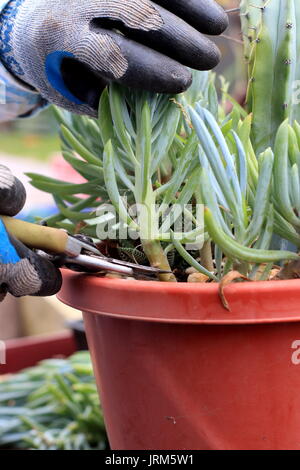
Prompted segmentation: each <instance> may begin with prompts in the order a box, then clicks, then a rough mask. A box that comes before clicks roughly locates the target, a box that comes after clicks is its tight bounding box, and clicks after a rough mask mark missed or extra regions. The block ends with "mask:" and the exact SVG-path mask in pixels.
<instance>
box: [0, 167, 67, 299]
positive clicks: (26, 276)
mask: <svg viewBox="0 0 300 470" xmlns="http://www.w3.org/2000/svg"><path fill="white" fill-rule="evenodd" d="M25 199H26V193H25V189H24V187H23V185H22V184H21V183H20V181H19V180H18V179H17V178H15V177H14V176H13V175H12V174H11V172H10V171H9V169H8V168H6V167H5V166H3V165H0V214H1V215H10V216H13V215H16V214H17V213H18V212H19V211H20V210H21V209H22V207H23V205H24V202H25ZM61 284H62V277H61V274H60V271H59V270H57V269H56V268H55V267H54V265H53V264H52V263H51V262H50V261H48V260H46V259H44V258H41V257H40V256H38V255H37V254H36V253H34V252H33V251H31V250H29V249H28V248H27V247H26V246H24V245H23V244H22V243H20V242H19V241H18V240H16V239H15V238H14V237H12V236H11V235H10V234H9V233H7V231H6V229H5V226H4V224H3V222H2V221H1V219H0V300H2V299H3V298H4V296H5V294H6V293H7V292H9V293H11V294H12V295H14V296H16V297H19V296H23V295H39V296H47V295H54V294H56V293H57V292H58V291H59V289H60V288H61Z"/></svg>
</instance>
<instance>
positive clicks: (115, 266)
mask: <svg viewBox="0 0 300 470" xmlns="http://www.w3.org/2000/svg"><path fill="white" fill-rule="evenodd" d="M64 264H65V265H66V266H67V267H68V266H73V267H77V266H78V267H82V268H86V269H88V270H94V271H95V272H97V271H102V270H103V271H113V272H118V273H120V274H125V275H127V276H132V275H133V274H134V273H135V272H137V273H141V274H153V275H154V274H167V273H169V272H170V271H164V270H161V269H157V268H152V267H151V266H142V265H140V264H134V263H128V262H126V261H121V260H117V259H113V258H106V257H102V256H95V255H79V256H77V257H75V258H70V257H67V258H65V259H64Z"/></svg>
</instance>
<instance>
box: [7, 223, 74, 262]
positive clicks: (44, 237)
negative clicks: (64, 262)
mask: <svg viewBox="0 0 300 470" xmlns="http://www.w3.org/2000/svg"><path fill="white" fill-rule="evenodd" d="M1 219H2V221H3V223H4V225H5V227H6V229H7V231H8V232H9V233H10V234H11V235H13V236H14V237H15V238H17V240H19V241H20V242H22V243H24V245H26V246H28V247H29V248H37V249H39V250H43V251H47V252H50V253H58V254H61V253H64V252H65V250H66V247H67V243H68V237H69V235H68V234H67V232H64V231H63V230H59V229H56V228H51V227H43V226H42V225H36V224H31V223H29V222H23V221H22V220H18V219H14V218H12V217H7V216H1Z"/></svg>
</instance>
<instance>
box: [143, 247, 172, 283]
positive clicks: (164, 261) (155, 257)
mask: <svg viewBox="0 0 300 470" xmlns="http://www.w3.org/2000/svg"><path fill="white" fill-rule="evenodd" d="M142 246H143V250H144V252H145V255H146V256H147V258H148V260H149V262H150V264H151V266H152V267H154V268H159V269H162V270H164V271H170V272H169V273H166V274H159V280H160V281H163V282H176V277H175V276H174V274H173V273H172V272H171V267H170V264H169V261H168V257H167V256H166V254H165V252H164V250H163V248H162V246H161V244H160V242H159V241H157V240H142Z"/></svg>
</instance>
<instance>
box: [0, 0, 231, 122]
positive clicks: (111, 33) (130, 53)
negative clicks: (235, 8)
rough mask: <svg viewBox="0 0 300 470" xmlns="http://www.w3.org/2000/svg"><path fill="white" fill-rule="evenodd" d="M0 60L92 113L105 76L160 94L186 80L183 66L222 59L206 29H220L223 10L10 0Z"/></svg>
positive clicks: (65, 103)
mask: <svg viewBox="0 0 300 470" xmlns="http://www.w3.org/2000/svg"><path fill="white" fill-rule="evenodd" d="M2 25H3V26H2V32H1V36H2V37H5V38H6V39H5V53H2V55H1V57H2V60H3V61H4V62H5V64H6V66H7V67H8V68H9V69H10V70H11V71H12V72H13V73H14V74H15V75H17V76H18V77H19V78H20V79H21V80H23V81H24V82H25V83H27V84H29V85H31V86H32V87H33V88H35V89H36V90H38V91H39V92H40V93H41V95H42V96H43V98H45V99H47V100H48V101H50V102H52V103H54V104H57V105H59V106H61V107H63V108H66V109H68V110H70V111H72V112H76V113H80V114H89V115H92V116H95V115H96V110H97V107H98V102H99V96H100V93H101V90H102V89H103V87H104V86H105V85H106V84H107V83H109V82H110V81H117V82H119V83H121V84H124V85H126V86H129V87H133V88H137V89H144V90H148V91H152V92H159V93H170V94H173V93H180V92H182V91H184V90H185V89H187V88H188V87H189V85H190V84H191V79H192V78H191V72H190V70H188V69H187V68H186V67H185V66H187V67H190V68H193V69H198V70H209V69H212V68H213V67H215V66H216V65H217V64H218V62H219V60H220V53H219V50H218V48H217V47H216V46H215V44H214V43H213V42H212V41H210V40H209V39H208V38H207V37H206V36H204V35H203V33H204V34H209V35H218V34H221V33H222V32H223V31H224V30H225V29H226V27H227V25H228V19H227V15H226V13H225V12H224V10H223V9H222V8H221V7H220V5H218V4H217V3H216V2H215V1H214V0H156V1H155V2H154V1H151V0H84V1H81V2H79V1H78V0H64V1H59V0H11V3H10V4H9V5H8V7H7V9H6V10H4V12H3V14H2Z"/></svg>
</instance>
